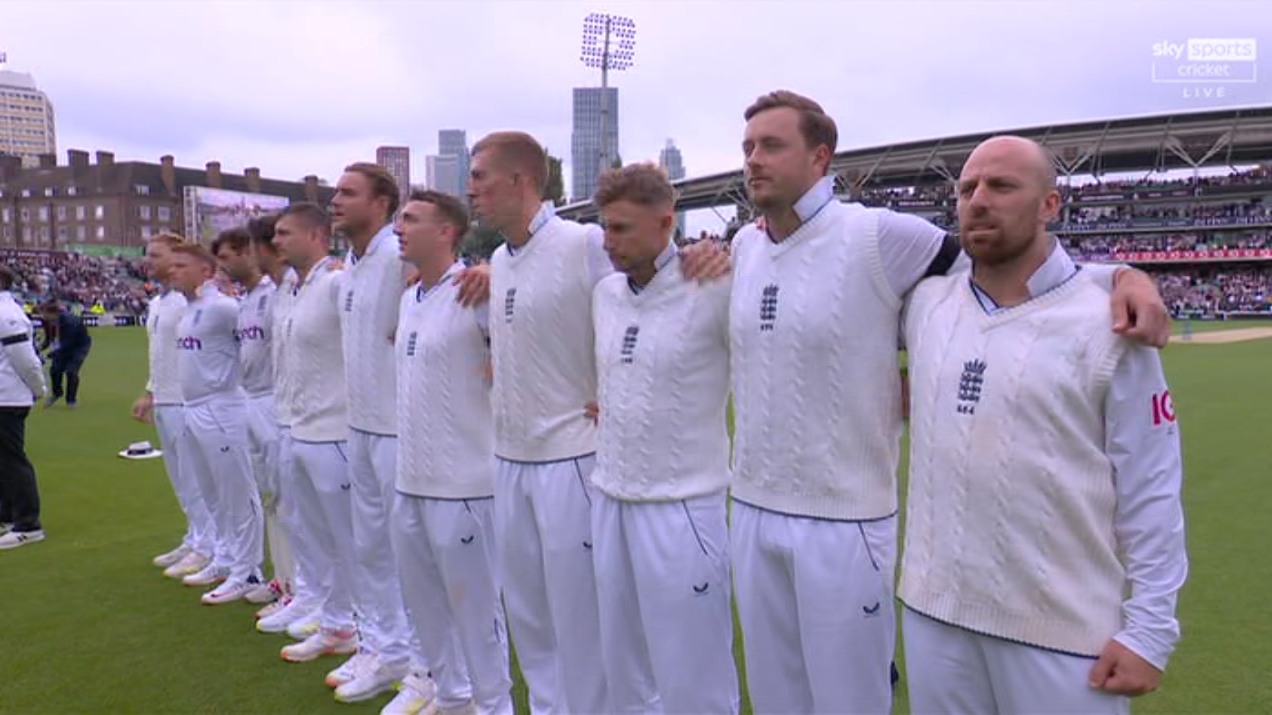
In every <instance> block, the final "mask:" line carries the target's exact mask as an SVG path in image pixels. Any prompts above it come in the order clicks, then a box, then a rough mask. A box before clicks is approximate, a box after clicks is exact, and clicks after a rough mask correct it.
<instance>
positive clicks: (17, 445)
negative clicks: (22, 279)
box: [0, 265, 45, 549]
mask: <svg viewBox="0 0 1272 715" xmlns="http://www.w3.org/2000/svg"><path fill="white" fill-rule="evenodd" d="M17 281H18V277H17V274H16V273H14V272H13V271H12V270H10V269H9V268H8V267H7V266H3V265H0V549H14V548H17V547H19V546H24V545H26V544H33V543H35V542H37V541H43V540H44V527H43V525H42V524H41V523H40V491H39V487H38V486H37V484H36V480H35V467H33V466H31V460H30V459H28V458H27V455H26V418H27V415H29V414H30V413H31V405H33V404H34V403H35V400H36V399H38V398H39V397H41V396H43V395H44V390H45V382H44V369H43V368H42V367H41V366H40V358H39V356H38V355H37V354H36V352H35V344H34V342H32V338H33V335H34V332H33V330H32V328H31V319H30V318H28V317H27V315H26V312H25V311H23V310H22V306H20V305H18V302H17V301H16V300H15V299H14V297H13V293H12V292H11V291H12V290H13V289H14V288H15V287H16V285H17Z"/></svg>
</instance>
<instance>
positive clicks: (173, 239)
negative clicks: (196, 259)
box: [146, 231, 189, 248]
mask: <svg viewBox="0 0 1272 715" xmlns="http://www.w3.org/2000/svg"><path fill="white" fill-rule="evenodd" d="M152 243H158V244H160V245H163V246H167V247H168V248H176V247H177V246H184V245H186V244H188V243H189V241H187V240H186V239H185V236H182V235H181V234H179V233H173V232H172V231H162V232H160V233H156V234H155V235H153V236H151V237H150V238H147V239H146V244H147V245H149V244H152Z"/></svg>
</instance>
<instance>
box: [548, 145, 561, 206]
mask: <svg viewBox="0 0 1272 715" xmlns="http://www.w3.org/2000/svg"><path fill="white" fill-rule="evenodd" d="M543 200H544V201H551V202H552V205H553V206H560V205H562V204H564V203H565V176H564V174H563V172H562V169H561V159H560V157H556V156H552V155H551V154H548V183H547V185H546V186H544V187H543Z"/></svg>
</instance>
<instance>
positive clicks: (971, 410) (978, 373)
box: [958, 360, 988, 415]
mask: <svg viewBox="0 0 1272 715" xmlns="http://www.w3.org/2000/svg"><path fill="white" fill-rule="evenodd" d="M986 367H988V365H986V364H985V361H984V360H968V361H967V362H965V363H963V376H962V377H960V378H959V380H958V413H959V414H960V415H974V414H976V403H978V402H980V398H981V388H982V387H984V385H985V368H986Z"/></svg>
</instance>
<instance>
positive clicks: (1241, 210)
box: [1065, 201, 1272, 228]
mask: <svg viewBox="0 0 1272 715" xmlns="http://www.w3.org/2000/svg"><path fill="white" fill-rule="evenodd" d="M1269 220H1272V212H1269V211H1268V208H1267V207H1266V206H1264V205H1263V204H1262V203H1261V202H1258V201H1248V202H1242V203H1225V204H1197V205H1191V206H1188V205H1182V206H1181V205H1177V204H1176V205H1171V204H1156V205H1153V204H1150V205H1134V206H1133V205H1128V204H1121V205H1118V206H1100V207H1097V208H1086V207H1073V208H1070V210H1069V214H1068V217H1067V219H1066V220H1065V223H1066V224H1067V225H1068V226H1071V227H1074V226H1076V227H1083V228H1088V227H1095V228H1106V227H1112V228H1131V227H1133V226H1139V225H1162V224H1166V225H1170V224H1176V223H1177V224H1184V225H1212V226H1220V225H1232V224H1242V223H1263V222H1267V221H1269Z"/></svg>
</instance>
